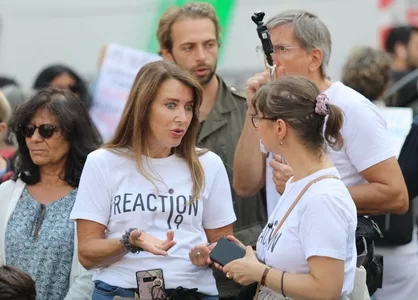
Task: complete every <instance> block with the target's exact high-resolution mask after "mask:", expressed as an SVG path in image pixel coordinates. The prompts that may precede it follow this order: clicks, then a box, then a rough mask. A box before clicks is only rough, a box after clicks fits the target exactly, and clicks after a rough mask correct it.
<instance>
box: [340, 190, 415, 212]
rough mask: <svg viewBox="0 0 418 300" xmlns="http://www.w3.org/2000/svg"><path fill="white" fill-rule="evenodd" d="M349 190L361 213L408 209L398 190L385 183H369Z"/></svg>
mask: <svg viewBox="0 0 418 300" xmlns="http://www.w3.org/2000/svg"><path fill="white" fill-rule="evenodd" d="M348 190H349V192H350V194H351V197H352V198H353V200H354V202H355V204H356V207H357V212H358V213H359V214H367V215H379V214H386V213H399V214H403V213H405V211H406V210H407V209H408V207H406V208H405V203H404V201H402V200H401V199H399V197H400V195H399V194H398V192H397V191H396V190H393V188H391V187H389V186H387V185H384V184H380V183H368V184H362V185H357V186H351V187H348Z"/></svg>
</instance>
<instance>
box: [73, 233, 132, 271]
mask: <svg viewBox="0 0 418 300" xmlns="http://www.w3.org/2000/svg"><path fill="white" fill-rule="evenodd" d="M127 253H128V252H127V251H126V249H125V247H124V246H123V245H122V244H121V243H120V241H119V240H118V239H109V240H107V239H91V240H89V241H86V242H84V243H83V245H79V251H78V256H79V261H80V263H81V264H82V265H83V267H84V268H86V269H87V270H90V269H96V268H102V267H106V266H109V265H111V264H113V263H114V262H116V261H118V260H120V259H121V258H122V257H123V256H125V255H126V254H127Z"/></svg>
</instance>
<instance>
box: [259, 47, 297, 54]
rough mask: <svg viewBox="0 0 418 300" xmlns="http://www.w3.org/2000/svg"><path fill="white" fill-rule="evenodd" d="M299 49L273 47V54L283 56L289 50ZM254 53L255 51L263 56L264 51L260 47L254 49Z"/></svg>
mask: <svg viewBox="0 0 418 300" xmlns="http://www.w3.org/2000/svg"><path fill="white" fill-rule="evenodd" d="M299 48H300V47H298V46H286V45H274V46H273V53H274V54H278V55H284V54H287V53H289V52H290V50H291V49H299ZM255 51H257V53H258V54H259V55H264V50H263V47H261V46H257V47H256V48H255Z"/></svg>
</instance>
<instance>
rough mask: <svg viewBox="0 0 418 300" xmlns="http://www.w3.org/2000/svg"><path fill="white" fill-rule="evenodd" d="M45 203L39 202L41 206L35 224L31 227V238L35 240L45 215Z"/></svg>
mask: <svg viewBox="0 0 418 300" xmlns="http://www.w3.org/2000/svg"><path fill="white" fill-rule="evenodd" d="M45 211H46V209H45V205H43V204H41V208H40V210H39V212H38V215H37V216H36V221H35V226H34V228H33V239H34V240H35V241H36V240H38V234H39V230H40V229H41V225H42V221H43V220H44V217H45Z"/></svg>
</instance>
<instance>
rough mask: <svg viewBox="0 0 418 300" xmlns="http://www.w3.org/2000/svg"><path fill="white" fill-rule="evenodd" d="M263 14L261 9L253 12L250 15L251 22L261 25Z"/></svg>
mask: <svg viewBox="0 0 418 300" xmlns="http://www.w3.org/2000/svg"><path fill="white" fill-rule="evenodd" d="M265 15H266V14H265V13H264V12H262V11H258V12H255V13H254V14H253V15H252V17H251V20H253V22H254V23H255V24H257V25H263V19H264V16H265Z"/></svg>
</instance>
